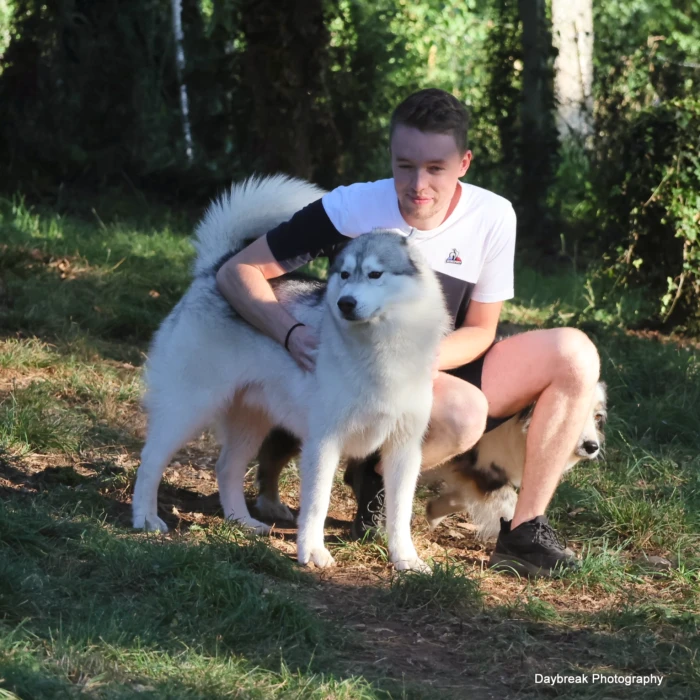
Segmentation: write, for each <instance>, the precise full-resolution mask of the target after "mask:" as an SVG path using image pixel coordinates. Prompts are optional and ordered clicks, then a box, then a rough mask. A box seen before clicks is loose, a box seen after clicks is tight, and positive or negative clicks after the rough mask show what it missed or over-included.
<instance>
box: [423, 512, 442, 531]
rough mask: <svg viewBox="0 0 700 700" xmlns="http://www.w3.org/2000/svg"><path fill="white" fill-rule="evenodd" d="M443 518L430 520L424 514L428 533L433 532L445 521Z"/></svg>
mask: <svg viewBox="0 0 700 700" xmlns="http://www.w3.org/2000/svg"><path fill="white" fill-rule="evenodd" d="M445 517H447V516H444V517H442V518H431V517H430V516H429V515H428V513H426V514H425V519H426V520H427V521H428V529H429V530H430V532H434V530H435V529H436V528H437V527H438V525H440V523H441V522H442V521H443V520H444V519H445Z"/></svg>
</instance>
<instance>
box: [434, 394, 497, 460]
mask: <svg viewBox="0 0 700 700" xmlns="http://www.w3.org/2000/svg"><path fill="white" fill-rule="evenodd" d="M488 412H489V404H488V401H487V400H486V397H485V396H484V394H483V393H482V392H481V391H479V390H478V389H477V388H476V387H472V386H470V387H469V389H468V390H465V391H451V392H446V393H445V394H443V395H442V396H441V397H440V403H439V406H438V415H437V416H436V418H437V420H438V421H439V423H440V427H441V431H440V432H441V433H442V438H443V439H447V440H449V441H450V444H451V446H452V449H453V450H454V454H461V453H462V452H466V451H467V450H469V449H471V448H472V447H473V446H474V445H475V444H476V443H477V442H478V441H479V438H480V437H481V436H482V434H483V432H484V429H485V428H486V419H487V417H488Z"/></svg>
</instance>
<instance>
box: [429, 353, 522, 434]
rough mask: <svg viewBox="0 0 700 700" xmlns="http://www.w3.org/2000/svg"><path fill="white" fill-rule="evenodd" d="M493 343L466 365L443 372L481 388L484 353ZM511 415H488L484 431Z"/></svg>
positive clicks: (501, 422) (504, 420)
mask: <svg viewBox="0 0 700 700" xmlns="http://www.w3.org/2000/svg"><path fill="white" fill-rule="evenodd" d="M494 345H495V343H492V344H491V347H490V348H489V349H488V350H487V351H486V352H485V353H484V354H483V355H482V356H481V357H480V358H478V359H477V360H472V362H468V363H467V364H466V365H461V366H460V367H455V368H454V369H446V370H443V371H444V372H445V374H451V375H452V376H453V377H457V378H458V379H461V380H463V381H465V382H468V383H469V384H471V385H472V386H475V387H476V388H477V389H481V374H482V372H483V369H484V360H485V359H486V355H488V353H489V351H490V350H491V348H492V347H493V346H494ZM512 417H513V416H505V417H504V418H494V417H493V416H489V417H488V418H487V419H486V430H484V432H485V433H488V432H489V430H493V429H494V428H497V427H498V426H499V425H501V424H503V423H505V422H506V421H508V420H510V419H511V418H512Z"/></svg>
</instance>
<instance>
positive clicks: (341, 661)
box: [0, 198, 700, 700]
mask: <svg viewBox="0 0 700 700" xmlns="http://www.w3.org/2000/svg"><path fill="white" fill-rule="evenodd" d="M130 211H135V212H136V213H135V214H131V213H129V212H130ZM191 223H192V222H191V221H190V220H189V219H188V217H186V216H183V215H179V214H177V213H172V212H167V211H162V210H157V211H156V212H155V213H154V212H153V211H151V210H150V209H144V205H143V202H140V203H139V204H138V207H137V208H136V209H133V210H130V209H128V208H121V209H120V208H119V207H116V205H115V206H113V208H112V209H111V210H107V209H104V210H103V209H102V208H99V207H98V208H96V209H95V211H94V212H93V213H92V215H91V216H89V217H77V216H68V215H64V214H57V213H55V212H53V211H33V210H30V209H29V208H28V207H26V206H25V205H24V203H23V202H22V200H21V199H20V198H14V199H5V200H0V240H2V241H3V244H2V249H1V251H0V328H2V331H1V332H0V698H2V697H19V698H22V699H23V700H26V699H27V698H63V697H66V698H73V697H76V698H77V697H86V696H87V697H94V698H131V697H140V698H166V697H172V698H213V697H229V696H231V697H240V698H258V697H259V698H307V697H309V698H324V699H325V698H360V699H364V698H379V697H397V698H398V697H407V698H412V697H416V698H420V697H426V698H432V697H436V696H444V697H463V695H464V693H465V691H467V692H470V693H471V694H473V695H474V696H475V697H490V696H496V695H498V696H499V697H523V698H539V697H559V696H561V697H582V698H595V697H606V698H608V697H610V698H617V697H626V696H627V695H629V694H633V697H641V698H647V697H648V698H654V697H659V692H661V693H663V697H670V698H686V697H687V698H691V697H697V695H698V692H700V662H699V660H698V650H699V649H700V645H699V643H698V639H700V634H698V632H699V630H698V612H700V610H699V608H700V556H699V548H698V545H699V544H700V542H699V538H698V532H700V450H699V449H698V448H700V411H698V410H697V407H698V406H700V355H699V354H698V351H697V350H696V349H695V348H694V347H693V346H691V345H687V346H685V347H684V346H682V345H680V344H678V343H674V342H666V341H665V339H659V340H656V339H654V338H650V337H643V336H642V335H640V334H639V333H632V332H630V331H629V325H630V324H631V323H633V322H634V318H635V315H636V314H635V310H638V309H641V308H643V304H644V300H643V299H642V298H634V297H632V296H623V297H622V298H621V299H620V300H619V301H618V302H615V303H613V302H611V301H610V300H608V299H607V298H606V297H605V296H604V295H603V294H602V292H601V291H600V289H599V287H598V286H597V285H598V282H597V281H596V280H595V279H594V278H590V277H587V276H586V275H583V274H578V275H574V274H573V273H565V274H564V273H562V274H558V275H556V276H553V277H552V276H544V275H542V274H541V273H537V272H535V271H532V270H521V271H519V273H518V276H517V282H518V285H517V286H518V290H519V291H518V297H517V299H516V300H514V301H513V302H512V303H511V304H509V305H508V307H507V309H506V316H507V319H508V320H510V321H512V322H515V323H518V324H520V325H522V326H525V327H526V328H535V327H551V326H559V325H564V324H567V323H572V322H575V323H578V324H579V325H580V326H581V327H582V328H584V329H585V330H586V332H588V333H589V335H590V336H591V337H592V338H593V339H594V340H595V342H596V344H597V346H598V348H599V350H600V353H601V358H602V362H603V369H602V374H603V378H604V379H605V380H606V381H607V383H608V387H609V399H610V411H609V425H608V429H607V446H606V457H605V459H604V460H603V461H600V462H596V463H591V464H586V465H581V466H579V467H577V468H576V469H574V470H573V471H572V472H571V473H570V474H569V475H567V478H566V480H565V481H564V482H563V483H562V485H561V486H560V488H559V489H558V490H557V493H556V496H555V499H554V501H553V503H552V506H551V509H550V512H549V514H550V517H551V518H552V520H553V521H554V522H555V524H556V525H557V527H558V528H559V529H560V530H561V532H563V533H564V534H565V535H566V536H567V537H568V538H569V539H570V540H571V541H572V542H573V543H575V545H576V546H577V548H578V549H579V550H580V553H581V555H582V567H581V570H580V571H579V572H578V573H576V574H575V575H573V576H571V577H569V578H567V579H566V580H560V581H532V582H528V581H519V580H517V579H514V578H508V577H504V576H498V575H494V574H492V573H490V572H489V571H488V570H486V569H484V568H483V565H482V561H483V556H484V552H483V551H482V550H480V549H479V548H478V547H477V546H476V545H472V544H467V545H460V546H459V547H455V546H453V545H454V542H455V540H454V539H450V538H449V537H447V535H446V534H445V533H447V532H449V528H450V527H451V525H450V524H449V523H450V522H454V520H452V521H448V524H447V525H446V526H444V527H443V528H440V529H438V530H437V531H436V533H434V534H428V533H427V532H426V530H425V527H424V526H422V525H421V524H420V522H419V521H417V524H416V527H415V528H414V530H415V531H416V533H417V534H416V542H417V545H418V548H419V550H420V551H421V552H422V554H423V555H424V556H429V557H432V558H433V561H434V572H433V575H432V576H426V575H421V574H404V575H393V576H392V574H391V572H390V570H389V567H388V565H387V553H386V546H385V543H382V542H379V543H377V542H371V541H367V542H362V543H354V542H347V541H345V540H346V532H344V531H342V530H341V531H340V533H339V535H338V536H337V540H336V542H335V543H331V549H332V551H333V554H334V556H335V557H336V559H337V560H338V562H339V565H338V567H337V569H336V570H335V572H332V573H330V574H325V573H324V574H323V575H322V576H320V577H319V576H317V575H313V574H310V573H308V572H305V571H302V570H300V569H299V568H297V566H296V564H294V563H293V561H292V560H291V559H290V557H289V556H288V555H289V554H291V553H292V552H293V544H291V543H289V542H288V541H287V540H286V539H285V537H284V536H280V537H279V538H277V539H274V538H273V539H272V540H270V541H266V540H261V539H258V540H256V539H250V538H248V537H246V536H245V535H244V534H243V533H241V532H239V531H237V530H236V529H235V528H232V527H230V526H228V525H226V524H225V523H223V522H222V521H221V517H220V511H219V510H218V506H216V496H215V489H214V485H213V482H212V481H211V480H208V479H207V478H204V477H207V473H206V472H205V471H202V470H199V469H197V468H196V467H198V466H200V465H202V464H204V463H206V462H211V461H212V460H213V459H214V457H215V455H216V453H215V448H214V446H213V444H212V443H211V441H210V440H209V439H207V438H205V439H203V440H200V441H198V442H197V443H195V444H193V445H192V446H190V447H188V448H187V449H185V450H183V451H181V452H180V453H179V454H178V456H177V458H176V459H177V464H178V465H179V466H174V467H173V468H172V469H171V470H170V471H169V472H168V473H166V479H165V485H164V487H163V489H162V503H163V506H164V510H165V511H166V517H169V518H170V519H171V520H170V521H169V522H173V523H174V524H175V526H176V527H175V529H174V531H172V532H171V533H169V534H168V535H165V536H157V537H155V536H146V535H143V534H135V533H133V532H132V531H131V530H130V529H129V499H130V494H131V490H132V485H133V479H134V474H135V469H136V466H137V464H138V451H139V449H140V447H141V444H142V439H143V434H144V422H143V416H142V413H141V411H140V408H139V396H140V392H141V385H140V379H139V371H140V366H141V364H142V362H143V359H144V357H145V353H146V352H147V347H148V341H149V338H150V336H151V334H152V332H153V330H155V328H157V326H158V323H159V322H160V320H161V319H162V318H163V316H164V315H165V314H166V313H167V311H168V310H169V309H170V308H171V307H172V306H173V305H174V304H175V303H176V301H177V299H178V298H179V296H180V295H181V294H182V292H183V291H184V289H185V288H186V285H187V283H188V280H189V264H190V261H191V257H192V249H191V246H190V243H189V240H188V238H187V235H186V234H187V233H189V229H190V226H191ZM315 271H316V272H323V270H322V268H321V267H319V266H317V269H316V270H315ZM662 341H663V342H662ZM178 474H179V475H178ZM185 477H187V479H189V481H187V479H186V478H185ZM297 484H298V480H297V479H296V477H295V476H293V473H291V472H290V473H289V474H287V475H285V476H284V478H283V480H282V485H283V489H286V490H288V491H289V493H290V495H291V497H292V498H293V497H294V496H295V495H296V493H295V489H296V485H297ZM344 493H345V492H344V491H343V487H342V486H340V485H338V486H337V487H336V490H335V496H334V498H336V499H338V498H340V495H342V494H344ZM424 497H425V496H424V495H423V496H421V498H424ZM338 502H340V501H338ZM341 510H342V509H341ZM416 511H417V512H419V511H420V504H418V505H417V506H416ZM454 530H455V531H457V530H458V528H457V527H454ZM457 535H459V532H457ZM456 541H458V542H462V540H456ZM464 541H465V542H466V541H467V540H464ZM654 557H660V558H662V559H654ZM664 559H665V560H667V562H668V566H667V565H666V564H664V563H663V560H664ZM659 562H661V563H660V564H659ZM558 672H559V673H575V672H578V673H586V674H592V673H594V672H604V673H613V672H618V673H625V674H627V673H639V674H643V673H651V672H659V673H662V674H663V675H664V676H665V680H664V685H663V687H662V690H661V691H659V689H657V688H648V687H647V688H642V687H636V686H635V687H634V688H633V689H632V690H630V689H629V688H626V687H625V686H624V685H618V686H585V687H584V686H580V687H573V686H564V685H560V686H554V687H544V686H538V685H536V684H535V683H534V674H535V673H545V674H546V673H558Z"/></svg>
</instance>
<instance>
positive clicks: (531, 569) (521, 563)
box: [488, 552, 574, 578]
mask: <svg viewBox="0 0 700 700" xmlns="http://www.w3.org/2000/svg"><path fill="white" fill-rule="evenodd" d="M488 566H489V568H490V569H493V570H494V571H502V572H504V573H509V574H513V573H516V574H520V576H528V577H529V576H532V577H533V578H554V577H556V576H561V575H562V574H563V573H564V572H565V571H566V570H567V569H570V568H574V567H573V566H572V565H571V564H568V565H566V564H564V565H563V566H559V567H556V568H555V569H547V568H545V567H541V566H537V565H536V564H532V563H530V562H529V561H526V560H525V559H520V557H516V556H514V555H512V554H500V553H498V552H494V553H493V554H492V555H491V559H489V564H488Z"/></svg>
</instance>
